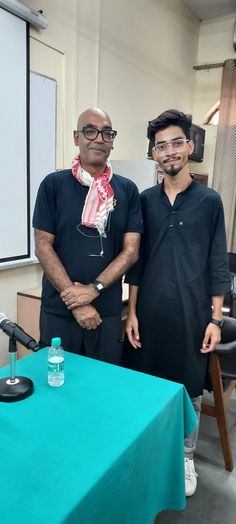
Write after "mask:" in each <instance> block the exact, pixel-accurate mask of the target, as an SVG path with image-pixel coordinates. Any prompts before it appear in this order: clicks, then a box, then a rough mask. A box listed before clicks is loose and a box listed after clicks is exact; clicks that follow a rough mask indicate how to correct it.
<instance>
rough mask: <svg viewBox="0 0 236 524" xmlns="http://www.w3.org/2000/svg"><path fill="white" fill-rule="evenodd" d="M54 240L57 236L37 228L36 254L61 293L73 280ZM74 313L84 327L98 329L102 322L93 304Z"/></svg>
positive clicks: (50, 279) (52, 282) (48, 276)
mask: <svg viewBox="0 0 236 524" xmlns="http://www.w3.org/2000/svg"><path fill="white" fill-rule="evenodd" d="M54 240H55V236H54V235H52V234H51V233H47V232H46V231H41V230H39V229H35V254H36V256H37V258H38V259H39V262H40V264H41V266H42V268H43V270H44V273H45V275H46V276H47V278H48V280H49V281H50V282H51V284H52V286H53V287H54V288H55V289H56V290H57V291H58V292H59V293H60V292H61V291H63V289H67V288H68V286H72V285H73V282H72V281H71V279H70V278H69V276H68V274H67V272H66V270H65V268H64V266H63V264H62V262H61V261H60V259H59V257H58V256H57V254H56V252H55V250H54V248H53V245H54ZM72 314H73V316H74V318H75V320H76V321H77V322H78V324H79V325H80V326H81V327H82V328H85V329H96V327H97V326H99V324H101V318H100V315H99V313H98V312H97V310H96V309H95V308H94V307H93V306H86V307H85V308H76V309H75V310H74V311H72Z"/></svg>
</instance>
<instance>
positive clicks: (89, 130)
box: [78, 127, 117, 142]
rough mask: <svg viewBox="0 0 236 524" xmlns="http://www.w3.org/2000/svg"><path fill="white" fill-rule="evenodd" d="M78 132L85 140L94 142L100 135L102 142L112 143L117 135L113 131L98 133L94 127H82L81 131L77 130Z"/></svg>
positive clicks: (106, 130) (103, 130) (104, 130)
mask: <svg viewBox="0 0 236 524" xmlns="http://www.w3.org/2000/svg"><path fill="white" fill-rule="evenodd" d="M78 132H79V133H83V135H84V138H86V139H87V140H96V138H97V137H98V135H99V134H101V135H102V139H103V140H104V142H113V140H115V137H116V135H117V131H115V130H114V129H102V130H101V131H100V130H99V129H97V128H96V127H82V129H78Z"/></svg>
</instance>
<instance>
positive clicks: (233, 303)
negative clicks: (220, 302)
mask: <svg viewBox="0 0 236 524" xmlns="http://www.w3.org/2000/svg"><path fill="white" fill-rule="evenodd" d="M228 261H229V271H230V278H231V289H230V291H229V293H227V294H226V295H225V299H224V309H223V311H227V314H229V316H230V317H234V318H236V253H228Z"/></svg>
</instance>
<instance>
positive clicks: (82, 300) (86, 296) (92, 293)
mask: <svg viewBox="0 0 236 524" xmlns="http://www.w3.org/2000/svg"><path fill="white" fill-rule="evenodd" d="M98 296H99V292H98V291H97V290H96V289H95V287H94V285H93V284H87V285H84V284H80V283H79V282H74V285H73V286H70V287H68V288H66V289H64V291H62V292H61V294H60V297H61V299H62V300H63V302H64V304H65V305H66V307H67V309H69V310H72V309H74V308H75V307H78V306H86V305H87V304H90V303H91V302H92V301H93V300H94V299H95V298H97V297H98Z"/></svg>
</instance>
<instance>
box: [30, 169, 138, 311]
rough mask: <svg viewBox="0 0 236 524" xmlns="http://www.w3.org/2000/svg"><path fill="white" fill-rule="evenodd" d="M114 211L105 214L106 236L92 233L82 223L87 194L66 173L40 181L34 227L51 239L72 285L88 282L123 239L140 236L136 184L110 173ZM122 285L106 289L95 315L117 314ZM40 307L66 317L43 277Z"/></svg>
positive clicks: (96, 274)
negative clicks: (127, 236)
mask: <svg viewBox="0 0 236 524" xmlns="http://www.w3.org/2000/svg"><path fill="white" fill-rule="evenodd" d="M110 183H111V186H112V188H113V191H114V199H115V200H114V202H115V207H114V211H112V213H110V216H109V219H108V223H107V228H106V238H102V237H100V236H99V234H98V231H97V229H91V228H88V227H85V226H82V225H81V215H82V210H83V206H84V202H85V198H86V196H87V194H88V187H85V186H82V185H81V184H80V183H79V182H78V181H77V180H76V179H75V178H74V176H73V175H72V172H71V170H70V169H68V170H64V171H60V172H56V173H51V174H50V175H48V176H46V178H45V179H44V180H43V181H42V183H41V185H40V187H39V191H38V195H37V199H36V204H35V209H34V216H33V227H34V228H36V229H40V230H42V231H46V232H47V233H51V234H52V235H55V242H54V249H55V251H56V253H57V254H58V257H59V259H60V260H61V262H62V264H63V266H64V267H65V269H66V271H67V273H68V275H69V277H70V279H71V280H72V282H80V283H82V284H89V283H90V282H93V280H94V279H96V277H97V276H98V275H99V274H100V273H101V272H102V271H103V270H104V269H105V268H106V267H107V266H108V265H109V264H110V262H112V260H114V258H115V257H116V256H117V255H118V254H119V253H120V252H121V250H122V245H123V235H124V233H128V232H140V233H141V232H142V216H141V206H140V200H139V193H138V189H137V187H136V185H135V184H134V183H133V182H132V181H131V180H128V179H126V178H124V177H121V176H119V175H113V177H112V179H111V182H110ZM121 296H122V293H121V281H117V282H115V283H114V284H113V285H112V286H111V287H109V288H108V289H106V290H105V291H104V292H103V293H102V294H101V295H100V296H99V297H98V298H97V299H96V300H94V301H93V305H94V306H95V307H96V309H97V310H98V311H99V313H100V315H103V316H107V315H115V314H119V313H120V312H121V308H122V302H121ZM42 307H43V309H44V311H48V312H51V313H57V314H62V315H70V314H71V313H70V312H69V311H68V310H67V308H66V306H65V305H64V303H63V302H62V300H61V298H60V295H59V293H58V292H57V291H56V290H55V288H54V287H53V286H52V285H51V284H50V282H49V281H48V279H47V278H46V276H45V275H44V276H43V291H42Z"/></svg>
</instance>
